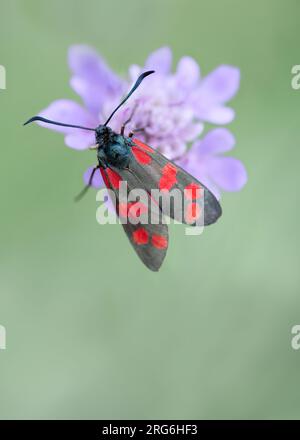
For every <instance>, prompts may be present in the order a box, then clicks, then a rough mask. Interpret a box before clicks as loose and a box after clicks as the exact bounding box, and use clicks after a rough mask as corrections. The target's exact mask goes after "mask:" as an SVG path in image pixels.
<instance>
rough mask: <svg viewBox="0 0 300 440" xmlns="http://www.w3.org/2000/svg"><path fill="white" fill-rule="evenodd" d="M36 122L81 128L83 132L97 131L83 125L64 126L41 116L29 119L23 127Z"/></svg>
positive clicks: (67, 125)
mask: <svg viewBox="0 0 300 440" xmlns="http://www.w3.org/2000/svg"><path fill="white" fill-rule="evenodd" d="M34 121H41V122H46V123H47V124H52V125H60V126H61V127H70V128H80V129H81V130H89V131H96V130H95V128H88V127H82V126H81V125H72V124H63V123H62V122H57V121H51V120H50V119H46V118H42V117H41V116H33V117H32V118H30V119H28V121H26V122H25V123H24V124H23V125H27V124H30V123H31V122H34Z"/></svg>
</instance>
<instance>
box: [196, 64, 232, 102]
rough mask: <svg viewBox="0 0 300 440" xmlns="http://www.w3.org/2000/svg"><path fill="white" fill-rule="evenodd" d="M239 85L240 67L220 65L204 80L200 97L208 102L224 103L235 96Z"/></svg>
mask: <svg viewBox="0 0 300 440" xmlns="http://www.w3.org/2000/svg"><path fill="white" fill-rule="evenodd" d="M239 85H240V71H239V69H237V68H236V67H233V66H227V65H222V66H219V67H217V68H216V69H215V70H213V71H212V72H211V73H210V74H209V75H207V76H206V77H205V78H204V79H203V80H202V82H201V85H200V88H199V92H200V94H199V95H200V96H199V95H198V99H199V98H201V100H204V101H206V102H207V103H215V104H216V103H219V104H223V103H225V102H226V101H229V100H230V99H232V98H233V96H234V95H235V94H236V92H237V91H238V89H239Z"/></svg>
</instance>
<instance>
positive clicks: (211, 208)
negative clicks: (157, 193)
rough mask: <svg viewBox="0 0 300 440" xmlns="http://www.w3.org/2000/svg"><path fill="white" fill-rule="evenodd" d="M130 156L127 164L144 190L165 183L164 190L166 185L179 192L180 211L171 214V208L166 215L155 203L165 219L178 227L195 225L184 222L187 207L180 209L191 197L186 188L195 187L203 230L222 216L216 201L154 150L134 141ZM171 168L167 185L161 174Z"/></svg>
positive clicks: (197, 182) (166, 180)
mask: <svg viewBox="0 0 300 440" xmlns="http://www.w3.org/2000/svg"><path fill="white" fill-rule="evenodd" d="M132 152H133V156H134V158H135V160H132V161H131V162H130V164H129V166H130V169H131V170H132V172H134V174H135V175H136V176H137V177H138V178H139V179H140V180H141V181H142V182H143V184H144V187H145V188H149V189H161V187H163V185H164V183H165V185H166V186H168V184H169V186H171V189H172V190H173V189H175V188H176V189H178V190H180V191H181V192H182V194H183V197H182V201H183V202H182V209H179V210H178V209H177V210H175V209H173V208H172V206H171V209H170V210H168V212H165V210H164V206H163V205H162V204H161V200H157V201H158V202H159V205H160V207H161V209H162V211H163V213H164V214H167V215H169V216H170V217H171V218H173V219H175V220H177V221H179V222H181V223H187V224H189V225H192V226H193V225H195V224H197V223H196V222H195V221H194V222H189V221H187V219H186V218H185V215H184V212H183V209H184V206H187V204H185V205H184V202H187V200H185V198H186V195H187V194H193V190H191V191H189V190H188V191H187V190H186V188H193V187H196V186H199V187H200V188H201V191H202V194H203V196H204V197H202V199H203V200H202V201H201V203H203V208H204V209H203V213H204V216H203V219H202V222H203V223H202V224H203V226H208V225H210V224H212V223H215V222H216V221H217V220H218V218H219V217H220V216H221V214H222V209H221V206H220V204H219V202H218V200H217V199H216V197H215V196H214V195H213V194H212V192H211V191H210V190H209V189H208V188H206V186H205V185H203V184H202V183H201V182H199V181H198V180H197V179H195V177H193V176H191V175H190V174H189V173H187V172H186V171H185V170H183V169H182V168H181V167H180V166H179V165H177V164H175V163H174V162H173V161H171V160H169V159H167V158H166V157H165V156H164V155H163V154H161V153H160V152H159V151H157V150H154V149H153V148H151V147H149V146H148V145H146V144H144V143H143V142H141V141H139V140H138V139H133V145H132ZM147 157H148V159H147ZM172 168H173V170H175V169H176V176H175V177H174V180H173V182H172V175H170V177H171V179H169V181H168V179H167V178H166V179H165V176H164V170H167V169H169V170H170V171H172ZM174 172H175V171H174Z"/></svg>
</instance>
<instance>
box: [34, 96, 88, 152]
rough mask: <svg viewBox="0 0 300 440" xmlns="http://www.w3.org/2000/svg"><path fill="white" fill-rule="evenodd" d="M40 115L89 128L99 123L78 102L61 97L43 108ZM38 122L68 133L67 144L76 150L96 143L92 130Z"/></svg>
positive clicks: (43, 125) (46, 126)
mask: <svg viewBox="0 0 300 440" xmlns="http://www.w3.org/2000/svg"><path fill="white" fill-rule="evenodd" d="M39 115H40V116H42V117H44V118H47V119H52V120H54V121H58V122H62V123H65V124H76V125H82V126H84V127H88V128H94V127H96V125H97V122H96V120H95V118H94V117H93V116H92V115H91V114H90V113H89V112H88V111H87V110H85V109H84V108H82V107H81V106H80V105H79V104H77V103H76V102H74V101H71V100H68V99H60V100H57V101H54V102H52V104H50V105H49V107H47V108H46V109H44V110H42V111H41V112H40V113H39ZM38 124H39V125H41V126H42V127H45V128H48V129H50V130H54V131H58V132H60V133H64V134H65V135H66V137H65V143H66V145H68V146H69V147H71V148H75V149H76V150H84V149H86V148H87V147H88V146H90V145H93V143H95V134H94V132H92V131H87V130H80V129H78V128H70V127H60V126H58V125H50V124H46V123H43V122H39V123H38Z"/></svg>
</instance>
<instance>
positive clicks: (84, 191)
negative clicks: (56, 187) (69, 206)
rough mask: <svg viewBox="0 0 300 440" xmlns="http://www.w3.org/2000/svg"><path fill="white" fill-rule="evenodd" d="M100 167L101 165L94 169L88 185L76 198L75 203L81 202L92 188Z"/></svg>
mask: <svg viewBox="0 0 300 440" xmlns="http://www.w3.org/2000/svg"><path fill="white" fill-rule="evenodd" d="M99 167H100V165H97V166H96V167H95V168H93V171H92V172H91V175H90V178H89V181H88V184H87V185H86V186H85V187H84V188H83V190H82V191H80V193H79V194H78V195H77V196H76V197H75V199H74V200H75V202H79V200H81V199H82V197H83V196H84V195H85V194H86V193H87V191H88V189H89V188H90V187H91V186H92V181H93V178H94V175H95V172H96V170H97V169H98V168H99Z"/></svg>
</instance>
